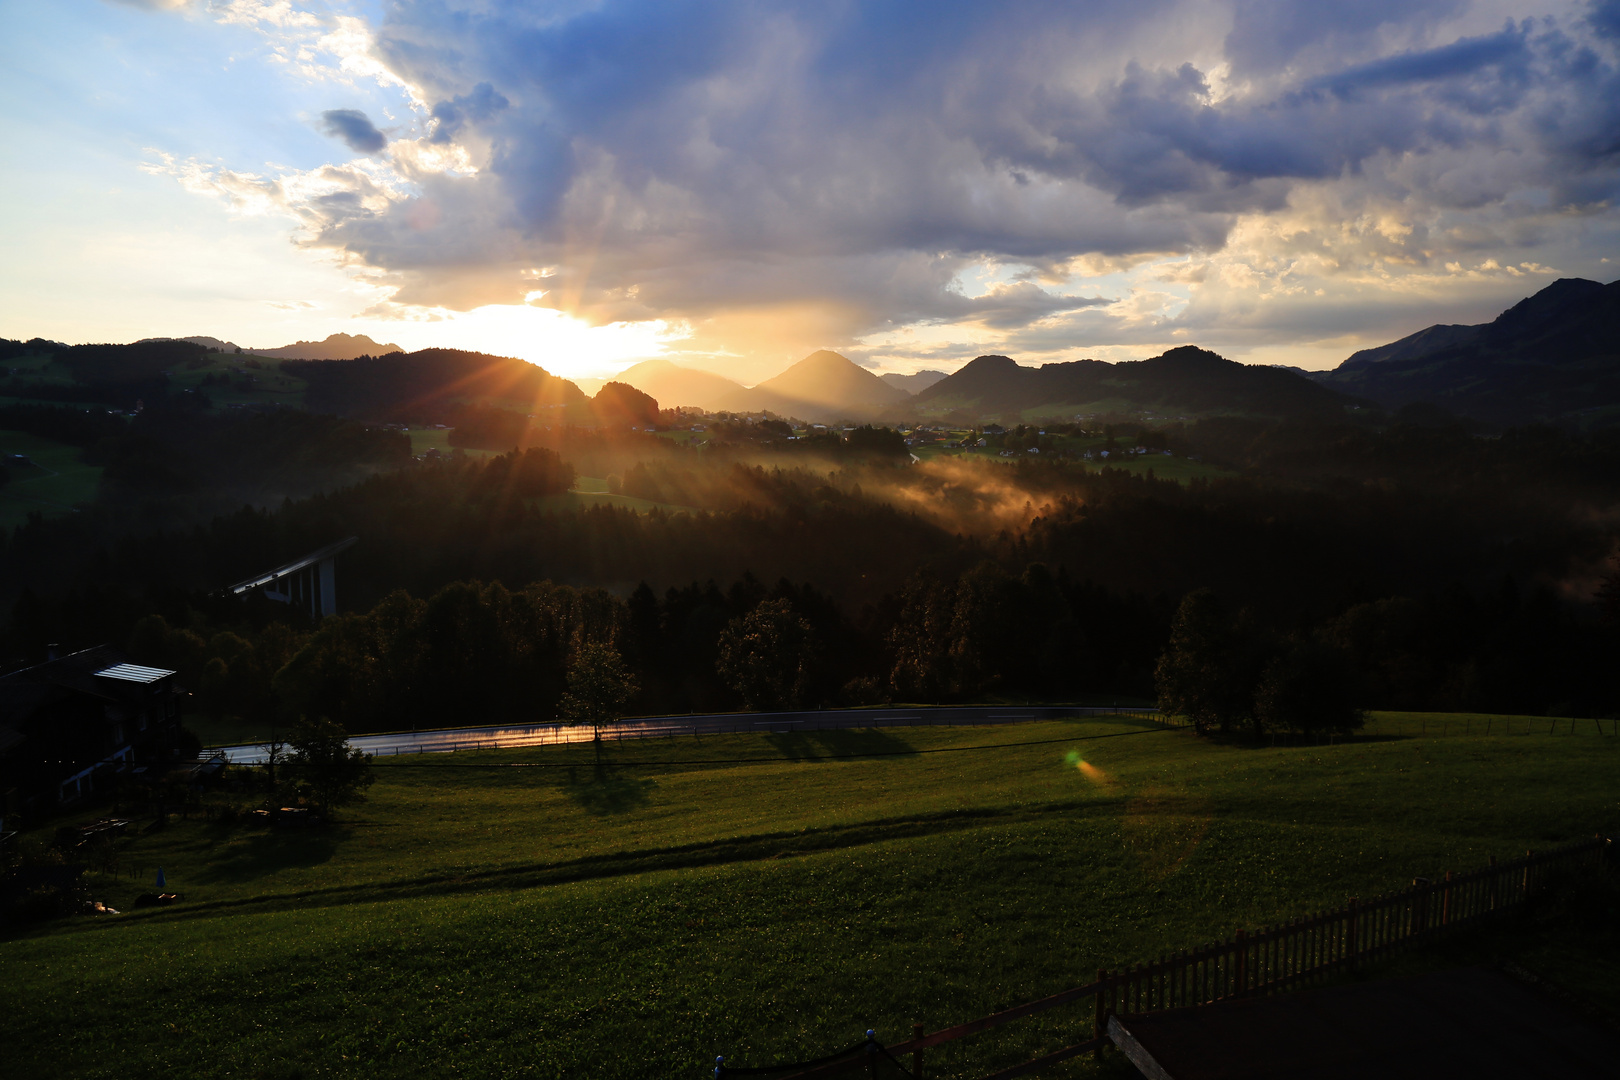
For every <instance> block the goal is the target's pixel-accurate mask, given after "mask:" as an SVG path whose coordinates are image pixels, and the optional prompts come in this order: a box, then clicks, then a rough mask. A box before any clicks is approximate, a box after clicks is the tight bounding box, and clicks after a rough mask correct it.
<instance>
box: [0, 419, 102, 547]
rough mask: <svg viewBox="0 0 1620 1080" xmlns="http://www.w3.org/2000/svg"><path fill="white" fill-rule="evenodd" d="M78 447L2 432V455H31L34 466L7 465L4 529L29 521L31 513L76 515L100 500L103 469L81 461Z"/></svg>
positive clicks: (0, 508)
mask: <svg viewBox="0 0 1620 1080" xmlns="http://www.w3.org/2000/svg"><path fill="white" fill-rule="evenodd" d="M80 453H81V451H80V450H79V448H78V447H76V446H68V445H67V444H65V443H59V442H52V441H51V440H49V439H42V438H40V437H39V436H37V435H28V434H24V433H23V432H20V431H0V454H7V455H10V454H27V455H28V457H29V459H30V460H31V461H33V463H34V464H33V465H32V466H31V467H30V466H17V465H7V466H6V469H7V471H9V472H10V473H11V483H9V484H7V485H6V486H5V487H0V529H11V528H14V527H16V526H18V525H21V524H23V523H24V522H26V521H27V520H28V514H29V512H30V511H35V512H38V513H42V514H44V515H46V516H47V517H49V516H52V515H54V514H69V513H73V512H74V510H75V509H76V508H77V507H80V506H82V505H84V504H86V503H89V502H90V501H91V500H93V499H94V498H95V497H96V489H97V487H99V486H100V484H101V466H99V465H86V464H85V463H84V462H82V461H80V460H79V455H80Z"/></svg>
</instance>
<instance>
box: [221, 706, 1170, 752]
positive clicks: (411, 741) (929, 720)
mask: <svg viewBox="0 0 1620 1080" xmlns="http://www.w3.org/2000/svg"><path fill="white" fill-rule="evenodd" d="M1157 713H1158V710H1157V709H1146V708H1144V709H1133V708H1113V707H1102V708H1095V707H1090V706H1078V705H1075V706H1070V705H1039V706H1030V707H1027V708H1017V707H1012V706H984V705H971V706H957V707H949V708H906V709H813V710H808V711H805V712H782V713H711V714H708V715H701V714H700V715H687V716H638V717H631V718H627V719H624V720H620V721H619V722H618V723H616V724H607V725H604V726H603V728H602V738H604V739H613V740H623V739H654V738H662V737H668V736H672V735H723V734H747V733H753V732H776V733H784V734H785V733H787V732H791V731H829V730H835V729H839V728H877V727H936V726H937V727H949V726H962V727H976V726H980V725H984V724H1019V723H1027V722H1028V721H1031V720H1055V719H1060V718H1064V717H1076V716H1144V715H1147V716H1152V715H1156V714H1157ZM594 738H595V731H594V729H592V727H591V726H590V725H589V724H514V725H505V726H500V725H496V726H491V727H461V728H435V729H434V730H432V731H396V732H391V733H389V734H385V735H356V736H354V737H353V738H351V739H350V740H349V745H350V746H354V747H358V748H359V749H361V750H364V751H365V752H366V753H368V754H375V755H377V756H378V757H396V756H399V755H401V754H439V753H446V752H449V751H454V750H488V749H495V748H499V747H512V746H552V745H557V744H561V743H582V742H590V741H592V739H594ZM213 752H215V753H218V752H223V753H224V754H225V756H226V758H227V759H228V760H229V761H231V762H232V763H234V764H238V765H262V764H264V762H265V760H266V759H267V758H268V756H269V747H268V746H267V745H266V744H264V743H250V744H247V745H244V746H223V747H217V748H215V750H214V751H213Z"/></svg>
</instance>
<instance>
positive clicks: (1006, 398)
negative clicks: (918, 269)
mask: <svg viewBox="0 0 1620 1080" xmlns="http://www.w3.org/2000/svg"><path fill="white" fill-rule="evenodd" d="M913 401H914V402H915V403H916V404H917V405H918V406H924V407H931V408H932V409H935V410H938V411H946V410H953V409H960V410H966V411H969V412H974V413H977V414H979V415H981V416H984V417H1005V418H1008V419H1013V418H1016V417H1017V416H1019V415H1021V414H1025V413H1029V414H1040V415H1052V416H1060V415H1064V414H1068V413H1076V412H1103V411H1107V412H1127V411H1136V410H1146V411H1154V412H1171V413H1184V414H1189V415H1191V414H1233V413H1237V414H1247V415H1255V416H1272V417H1284V418H1290V419H1305V418H1312V417H1333V416H1340V415H1342V414H1343V411H1344V408H1345V406H1347V405H1351V404H1354V399H1352V398H1350V397H1348V396H1346V395H1344V394H1341V393H1338V392H1336V391H1333V390H1331V389H1328V388H1326V387H1323V386H1319V385H1317V384H1316V383H1313V382H1312V381H1311V380H1309V379H1306V378H1304V377H1302V376H1300V375H1298V374H1295V373H1294V372H1292V371H1288V370H1286V369H1283V368H1275V367H1262V366H1251V365H1245V364H1239V363H1235V362H1233V361H1231V360H1227V359H1225V358H1224V357H1221V356H1218V355H1216V354H1215V353H1212V352H1209V351H1208V350H1205V349H1200V348H1197V347H1196V346H1192V345H1185V346H1182V347H1181V348H1178V349H1171V350H1170V351H1169V352H1167V353H1165V354H1164V355H1162V356H1156V357H1153V358H1151V359H1148V360H1135V361H1127V362H1124V363H1119V364H1109V363H1105V362H1103V361H1101V360H1075V361H1071V362H1068V363H1061V364H1043V365H1041V366H1040V367H1038V368H1035V367H1024V366H1022V365H1020V364H1018V363H1016V362H1014V361H1013V360H1012V359H1011V358H1010V357H1006V356H980V357H978V358H976V359H974V360H972V361H971V362H969V363H968V364H967V365H966V366H964V367H963V368H961V370H959V371H957V372H956V373H955V374H954V375H951V376H950V377H949V378H946V379H942V380H940V381H939V382H937V383H935V384H934V385H933V386H930V387H928V388H927V389H925V390H923V391H921V392H920V393H918V394H917V396H916V397H915V398H914V399H913Z"/></svg>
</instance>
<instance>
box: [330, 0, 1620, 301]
mask: <svg viewBox="0 0 1620 1080" xmlns="http://www.w3.org/2000/svg"><path fill="white" fill-rule="evenodd" d="M1469 8H1470V5H1469V4H1468V3H1467V2H1466V0H1398V2H1397V0H1364V2H1362V3H1358V4H1336V5H1335V4H1321V3H1315V2H1308V0H1233V2H1232V3H1231V4H1229V5H1225V6H1222V5H1215V4H1207V3H1206V4H1200V3H1175V2H1172V0H1129V2H1125V0H1120V2H1108V0H1103V2H1097V3H1088V4H1084V5H1078V4H1072V3H1046V2H1039V0H1026V2H1022V3H1007V4H996V5H989V4H984V3H982V2H972V3H968V2H933V3H920V2H918V3H898V2H897V3H889V4H881V5H860V4H827V3H824V2H810V0H803V2H797V3H796V2H791V0H787V2H782V3H772V4H757V3H745V2H742V0H685V2H668V0H663V2H652V0H606V2H602V3H584V2H580V3H574V4H568V3H561V4H554V5H537V4H534V3H532V2H529V0H524V2H518V0H480V2H478V3H476V4H471V3H460V4H458V3H455V2H453V0H421V2H414V0H402V2H400V3H398V4H395V5H393V7H392V8H391V9H390V15H389V17H388V20H387V22H386V23H385V24H384V25H382V26H381V27H379V29H378V48H379V51H380V54H381V55H382V56H383V57H384V58H385V59H386V60H387V62H388V63H389V65H390V66H391V67H392V68H393V70H394V71H395V72H397V73H398V74H399V75H401V76H402V77H403V78H405V79H406V80H407V81H408V82H410V83H411V84H412V85H414V86H415V87H417V88H419V90H420V92H421V93H422V94H423V95H424V96H426V97H427V99H428V100H431V101H436V102H437V104H436V105H434V106H433V107H432V109H431V120H430V124H429V127H428V131H427V138H428V141H430V142H435V143H448V142H452V141H456V142H465V141H467V139H468V137H469V133H470V132H476V133H477V135H478V136H479V139H480V140H481V142H480V143H479V145H481V146H487V157H486V159H485V160H484V161H483V162H481V166H482V168H481V171H480V172H479V173H478V174H477V176H476V177H470V178H467V179H464V180H456V181H454V182H451V181H445V182H443V183H441V184H438V186H437V187H436V188H435V189H434V190H433V191H432V193H431V195H432V198H433V200H434V203H435V205H436V206H437V207H438V208H439V210H440V211H441V212H442V220H444V221H446V222H449V221H465V222H469V223H471V224H470V225H469V226H468V228H467V229H466V230H463V231H462V232H461V233H458V234H457V235H456V237H454V238H453V239H447V238H446V236H445V235H443V233H442V231H441V232H440V233H437V234H434V235H432V236H429V235H427V234H425V233H423V232H422V231H421V230H420V228H419V226H418V225H415V224H411V225H409V226H407V224H405V218H406V215H407V214H408V207H402V208H401V209H400V210H399V211H398V213H397V214H395V215H387V216H383V217H379V218H378V219H376V220H371V219H367V220H365V221H363V222H358V223H357V222H355V221H354V220H353V219H348V220H346V222H345V224H344V231H343V232H342V233H341V235H338V234H336V233H334V234H333V235H332V236H330V237H329V238H328V239H329V241H330V242H333V243H338V244H341V245H343V246H346V247H349V248H350V249H351V250H353V251H355V252H357V253H360V254H363V255H364V256H365V257H367V258H368V259H374V260H376V261H378V262H379V263H381V264H382V265H384V266H386V267H387V268H388V269H392V270H397V271H400V272H401V273H402V274H404V275H406V277H407V278H408V279H409V281H410V284H409V285H408V286H407V289H406V291H405V293H404V294H403V295H404V296H405V297H406V298H409V299H415V300H421V301H423V302H430V301H431V299H432V297H433V295H434V291H435V289H440V286H441V285H442V283H443V281H444V277H445V275H446V274H449V273H452V272H454V271H452V270H450V269H447V268H451V267H458V266H459V267H468V266H472V265H474V264H475V263H477V262H478V259H477V258H476V254H475V253H476V252H477V251H478V250H480V249H482V250H488V251H496V250H499V251H507V252H512V254H511V255H510V258H511V260H512V266H511V267H497V266H494V265H492V264H491V263H490V261H489V260H485V263H484V265H482V266H480V267H478V270H477V273H478V274H479V275H481V276H480V277H479V279H478V280H479V281H480V282H486V283H487V282H488V281H493V280H497V279H501V275H503V274H505V275H506V276H507V278H509V279H510V280H511V284H510V285H509V286H506V288H509V289H512V290H517V289H520V288H525V287H527V286H521V285H520V283H519V282H518V281H517V279H516V270H515V267H516V266H532V265H555V266H556V267H557V270H556V273H555V274H554V275H553V276H552V277H551V278H548V282H549V284H550V288H549V290H548V299H547V300H546V301H545V302H547V303H551V302H556V303H559V304H561V303H565V302H566V303H569V304H573V305H576V306H579V307H582V308H591V309H592V310H594V311H596V312H597V313H598V314H599V316H600V317H625V318H645V317H652V316H656V315H658V314H660V313H669V314H675V315H683V314H693V313H701V312H702V311H704V310H705V309H706V308H712V307H716V306H720V305H723V304H726V303H735V302H738V301H739V298H740V299H741V300H742V301H743V302H749V303H759V304H768V303H771V302H780V301H786V300H790V299H808V300H811V301H826V302H828V303H834V304H842V305H846V306H848V307H850V308H851V309H852V310H857V311H858V312H861V313H863V314H859V315H858V316H855V318H856V320H857V321H859V320H860V319H866V320H867V322H868V323H869V324H872V325H876V324H878V323H888V324H894V323H896V322H898V321H900V320H903V319H905V318H912V319H967V320H979V321H983V322H986V323H987V324H990V323H993V324H995V325H1019V324H1020V321H1021V320H1022V321H1025V322H1028V321H1038V320H1040V319H1043V318H1048V317H1050V316H1052V315H1053V314H1054V313H1058V312H1062V311H1069V310H1073V305H1072V303H1071V305H1070V307H1068V308H1064V307H1061V306H1059V307H1053V306H1051V305H1052V304H1060V305H1061V304H1063V303H1070V302H1071V301H1072V300H1073V298H1063V297H1061V295H1060V294H1059V293H1056V292H1043V291H1041V290H1036V291H1037V292H1041V294H1042V297H1047V298H1048V299H1042V298H1041V297H1036V296H1032V295H1023V296H1020V297H1013V296H1011V294H1009V296H1008V297H1006V298H1003V299H1002V300H1000V301H996V303H997V304H999V305H1000V306H999V307H996V308H995V309H994V310H991V308H990V307H988V306H984V305H981V306H980V308H974V307H973V306H972V305H971V304H964V298H963V297H962V296H961V294H960V293H959V292H957V291H956V286H955V284H954V282H955V280H956V275H957V273H958V272H959V271H960V270H961V269H962V268H963V267H965V266H966V265H968V264H969V263H972V262H976V261H984V260H987V261H990V262H1001V263H1009V262H1010V263H1025V264H1029V265H1038V266H1041V267H1044V268H1054V267H1057V268H1061V267H1062V266H1063V265H1064V264H1065V261H1066V260H1071V259H1075V258H1077V257H1081V256H1093V255H1094V256H1099V257H1101V256H1107V257H1111V258H1113V257H1117V258H1131V257H1136V256H1139V255H1142V254H1147V253H1162V252H1188V251H1205V252H1208V251H1214V250H1218V249H1220V248H1221V247H1222V245H1223V244H1225V243H1226V242H1227V240H1228V237H1229V235H1230V231H1231V229H1232V227H1233V224H1234V222H1236V221H1238V220H1239V219H1240V217H1241V216H1242V215H1248V214H1271V213H1281V212H1283V211H1284V210H1286V208H1287V207H1288V206H1289V205H1290V199H1291V197H1292V195H1293V193H1294V192H1295V191H1296V190H1297V188H1298V186H1299V185H1300V184H1302V183H1317V184H1326V183H1337V182H1340V181H1342V180H1344V179H1345V178H1355V177H1361V176H1363V175H1364V174H1369V172H1373V173H1378V174H1379V175H1380V176H1385V175H1388V174H1389V170H1391V169H1394V168H1395V167H1396V165H1395V163H1398V162H1401V161H1414V160H1422V159H1424V158H1431V157H1438V156H1440V155H1448V156H1447V158H1446V160H1447V162H1448V164H1447V166H1446V168H1445V169H1444V170H1439V169H1438V167H1437V171H1438V172H1440V173H1443V174H1444V175H1443V180H1444V182H1443V183H1439V184H1437V185H1436V186H1435V188H1434V190H1433V192H1429V191H1426V190H1425V189H1424V188H1423V187H1422V181H1421V180H1412V179H1409V178H1402V179H1399V180H1396V179H1390V180H1388V182H1387V184H1386V186H1388V187H1392V188H1400V189H1401V190H1400V193H1399V197H1400V198H1401V199H1403V200H1406V202H1407V204H1408V205H1409V206H1410V207H1411V208H1412V209H1413V212H1414V213H1418V212H1422V211H1423V210H1424V208H1425V207H1428V206H1442V205H1453V204H1458V203H1460V202H1464V201H1466V202H1467V203H1468V204H1469V205H1471V206H1475V207H1479V206H1491V205H1495V204H1497V203H1500V202H1502V201H1503V200H1506V199H1508V198H1509V197H1510V196H1513V195H1514V193H1515V192H1525V191H1530V190H1532V189H1539V190H1542V191H1545V192H1548V193H1550V194H1549V196H1548V197H1549V198H1551V199H1553V200H1554V201H1555V202H1557V204H1558V205H1568V206H1571V207H1580V208H1586V209H1588V210H1590V209H1591V208H1594V207H1601V206H1603V205H1606V201H1607V200H1609V199H1611V198H1613V197H1614V194H1615V176H1616V169H1615V160H1614V158H1615V154H1616V152H1617V147H1620V112H1617V110H1620V105H1617V104H1615V103H1616V102H1617V101H1620V92H1616V91H1617V90H1620V87H1617V85H1616V73H1615V69H1614V62H1613V58H1612V53H1611V51H1610V50H1608V47H1607V46H1606V45H1601V44H1599V42H1601V40H1602V38H1601V35H1602V34H1605V33H1608V32H1609V31H1610V30H1611V29H1612V28H1614V27H1615V26H1617V25H1620V15H1617V14H1616V12H1617V10H1620V0H1602V2H1600V3H1598V4H1596V5H1594V6H1592V7H1591V8H1590V9H1589V10H1588V11H1587V13H1586V14H1585V16H1584V17H1583V18H1577V19H1566V20H1565V22H1564V24H1563V25H1562V26H1558V25H1554V24H1553V23H1552V22H1550V21H1549V20H1545V19H1529V20H1522V21H1518V22H1514V23H1510V24H1508V25H1507V26H1505V27H1504V28H1503V29H1501V30H1499V31H1497V32H1494V33H1487V34H1477V33H1476V34H1473V35H1458V34H1456V33H1452V34H1450V35H1449V36H1447V35H1446V34H1444V32H1443V31H1442V30H1440V29H1437V28H1439V27H1443V26H1444V25H1445V20H1447V19H1450V18H1453V17H1456V16H1458V15H1460V14H1462V13H1465V12H1466V11H1467V10H1469ZM1222 12H1225V15H1222ZM1199 20H1204V22H1202V23H1200V22H1199ZM1183 24H1187V25H1188V26H1190V27H1191V28H1190V29H1188V30H1187V31H1186V32H1185V33H1184V34H1181V36H1179V37H1178V36H1177V31H1176V28H1177V27H1178V26H1181V25H1183ZM1498 25H1501V24H1498ZM1223 35H1224V37H1223ZM1223 41H1224V46H1221V45H1216V46H1215V47H1214V49H1213V51H1212V48H1211V46H1210V43H1211V42H1215V43H1220V42H1223ZM1198 50H1203V51H1202V52H1198ZM1223 52H1224V57H1223V55H1222V53H1223ZM1223 58H1224V60H1225V62H1226V63H1227V64H1229V65H1230V68H1231V71H1232V72H1233V73H1236V74H1243V73H1249V74H1253V75H1254V76H1255V81H1253V82H1252V83H1245V84H1241V87H1240V92H1231V91H1228V90H1225V89H1222V87H1221V85H1220V79H1221V78H1227V79H1229V78H1230V76H1219V77H1218V73H1217V67H1218V66H1219V64H1220V63H1221V61H1222V60H1223ZM340 115H341V116H344V117H352V118H353V120H354V121H356V122H355V123H354V124H353V125H352V126H345V127H342V128H339V129H338V132H339V133H340V134H342V135H343V137H344V138H345V139H346V140H348V141H349V142H350V145H352V146H355V147H356V148H357V149H366V150H367V151H368V152H374V150H373V148H380V146H381V145H382V143H383V141H384V140H383V136H382V135H381V133H379V132H377V131H376V129H375V128H374V127H372V126H371V125H370V123H369V121H367V120H366V119H365V117H364V116H363V115H361V114H358V113H352V112H350V111H347V110H344V111H340V112H338V113H329V114H327V118H328V122H329V123H333V122H332V121H331V118H332V117H334V116H340ZM362 125H363V126H362ZM1502 152H1506V153H1508V154H1510V155H1511V156H1512V160H1513V166H1512V169H1511V170H1508V171H1506V172H1504V171H1502V169H1505V168H1506V167H1505V166H1503V167H1502V168H1497V169H1485V168H1476V167H1474V165H1473V164H1472V161H1473V158H1471V157H1470V156H1471V155H1473V156H1476V157H1477V159H1478V161H1479V162H1485V161H1494V160H1495V159H1494V158H1493V157H1492V155H1497V154H1499V153H1502ZM1458 177H1467V178H1469V179H1468V182H1467V183H1463V182H1461V181H1460V180H1458V179H1456V178H1458ZM1448 200H1449V203H1448ZM396 219H397V220H396ZM479 230H484V231H483V232H480V231H479ZM447 244H448V245H449V246H448V247H446V245H447ZM1043 272H1044V271H1043ZM1052 272H1054V273H1058V276H1059V277H1061V273H1060V272H1058V271H1052ZM413 275H414V276H413ZM436 283H438V284H436ZM483 287H484V285H480V286H479V288H483ZM440 291H441V292H442V291H445V290H444V289H440ZM458 295H459V294H458Z"/></svg>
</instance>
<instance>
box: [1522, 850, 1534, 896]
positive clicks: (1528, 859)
mask: <svg viewBox="0 0 1620 1080" xmlns="http://www.w3.org/2000/svg"><path fill="white" fill-rule="evenodd" d="M1535 857H1536V852H1535V849H1534V848H1531V849H1530V850H1529V851H1527V852H1525V853H1524V882H1523V883H1522V884H1521V885H1520V887H1519V893H1520V896H1519V898H1520V899H1521V900H1528V899H1530V864H1531V863H1532V862H1534V861H1535Z"/></svg>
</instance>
